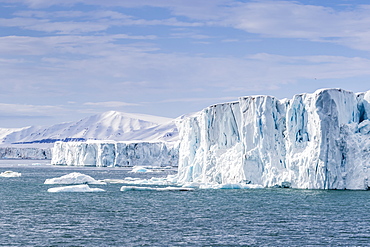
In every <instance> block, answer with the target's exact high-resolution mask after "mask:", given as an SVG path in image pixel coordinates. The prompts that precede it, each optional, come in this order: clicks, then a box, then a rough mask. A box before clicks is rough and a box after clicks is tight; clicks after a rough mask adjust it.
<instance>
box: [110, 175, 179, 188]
mask: <svg viewBox="0 0 370 247" xmlns="http://www.w3.org/2000/svg"><path fill="white" fill-rule="evenodd" d="M103 181H104V182H106V183H115V184H132V185H159V186H166V185H175V183H173V182H172V181H170V180H168V179H167V178H155V177H152V178H150V179H141V178H132V177H126V178H124V179H104V180H103Z"/></svg>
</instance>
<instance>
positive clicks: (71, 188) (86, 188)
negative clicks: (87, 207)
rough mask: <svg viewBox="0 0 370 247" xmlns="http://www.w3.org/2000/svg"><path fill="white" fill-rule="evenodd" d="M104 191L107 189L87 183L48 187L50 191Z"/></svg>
mask: <svg viewBox="0 0 370 247" xmlns="http://www.w3.org/2000/svg"><path fill="white" fill-rule="evenodd" d="M104 191H105V190H103V189H100V188H90V187H89V186H88V185H87V184H81V185H70V186H62V187H54V188H50V189H48V192H104Z"/></svg>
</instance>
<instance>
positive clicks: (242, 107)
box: [178, 89, 370, 189]
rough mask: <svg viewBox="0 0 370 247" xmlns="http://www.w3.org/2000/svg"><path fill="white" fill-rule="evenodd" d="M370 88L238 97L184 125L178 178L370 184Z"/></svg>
mask: <svg viewBox="0 0 370 247" xmlns="http://www.w3.org/2000/svg"><path fill="white" fill-rule="evenodd" d="M369 118H370V91H368V92H366V93H359V94H355V93H352V92H349V91H345V90H341V89H323V90H318V91H316V92H315V93H313V94H300V95H295V96H294V97H293V99H291V100H278V99H276V98H274V97H271V96H249V97H241V98H239V100H238V101H236V102H231V103H224V104H218V105H213V106H210V107H208V108H206V109H204V110H203V111H201V112H198V113H197V114H194V115H192V116H189V117H188V118H186V119H184V120H183V121H182V124H181V125H180V126H179V131H180V147H179V171H178V182H179V183H186V182H195V183H201V184H209V183H210V184H247V185H248V186H251V184H252V185H261V186H263V187H273V186H276V185H277V186H283V185H284V184H290V185H291V187H293V188H304V189H306V188H308V189H368V188H369V187H370V180H369V176H370V121H369Z"/></svg>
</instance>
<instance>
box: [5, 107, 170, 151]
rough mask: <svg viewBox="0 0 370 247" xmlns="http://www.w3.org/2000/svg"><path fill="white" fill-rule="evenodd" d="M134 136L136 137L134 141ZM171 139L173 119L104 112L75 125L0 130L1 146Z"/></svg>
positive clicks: (70, 123) (71, 123)
mask: <svg viewBox="0 0 370 247" xmlns="http://www.w3.org/2000/svg"><path fill="white" fill-rule="evenodd" d="M167 131H169V132H170V135H168V134H166V132H167ZM136 135H137V136H139V137H136ZM174 136H177V127H176V124H175V120H174V119H171V118H165V117H158V116H152V115H145V114H134V113H124V112H118V111H107V112H104V113H101V114H96V115H92V116H89V117H86V118H83V119H80V120H78V121H75V122H65V123H60V124H55V125H51V126H29V127H24V128H16V129H5V128H0V142H1V144H3V145H11V144H35V143H53V142H55V141H58V140H64V141H83V140H91V139H93V140H115V141H130V140H167V139H171V140H173V139H174ZM166 137H170V138H166ZM138 138H139V139H138ZM143 138H144V139H143ZM171 140H170V141H171Z"/></svg>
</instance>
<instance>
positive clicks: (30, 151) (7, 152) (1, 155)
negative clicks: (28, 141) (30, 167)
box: [0, 147, 51, 160]
mask: <svg viewBox="0 0 370 247" xmlns="http://www.w3.org/2000/svg"><path fill="white" fill-rule="evenodd" d="M0 159H39V160H42V159H51V150H50V148H37V147H19V148H18V147H0Z"/></svg>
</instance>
